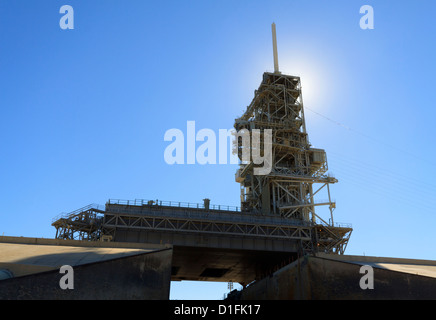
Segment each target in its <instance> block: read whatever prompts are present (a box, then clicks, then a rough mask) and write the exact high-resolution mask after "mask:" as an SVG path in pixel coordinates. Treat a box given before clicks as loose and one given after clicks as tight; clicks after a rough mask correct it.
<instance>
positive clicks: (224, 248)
mask: <svg viewBox="0 0 436 320" xmlns="http://www.w3.org/2000/svg"><path fill="white" fill-rule="evenodd" d="M272 31H273V51H274V72H265V73H264V74H263V78H262V81H261V83H260V86H259V88H258V89H257V90H256V91H255V94H254V98H253V100H252V102H251V103H250V104H249V105H248V107H247V109H246V111H245V112H244V114H243V115H242V116H240V117H239V118H237V119H236V120H235V123H234V127H235V129H236V132H237V133H240V132H244V133H247V132H248V133H249V135H250V136H253V135H254V133H255V132H257V133H259V138H260V139H259V141H260V143H259V144H257V145H253V144H251V146H250V147H249V148H248V149H249V151H250V153H253V151H258V152H260V153H262V150H263V151H264V154H263V156H264V158H263V159H264V163H263V164H260V163H259V162H258V161H255V160H253V159H252V158H249V159H247V157H245V156H244V152H247V144H244V143H240V142H241V141H239V140H240V138H242V140H243V137H241V136H240V135H239V134H237V137H236V140H235V146H236V148H235V151H236V152H237V154H238V157H239V158H240V160H241V161H240V166H239V169H238V170H237V172H236V181H237V182H238V183H240V187H241V195H240V196H241V206H240V207H227V206H217V205H211V204H210V200H209V199H204V202H203V203H202V204H192V203H183V202H174V201H173V202H167V201H159V200H156V201H155V200H109V201H108V202H107V203H106V205H105V206H104V208H101V207H99V206H96V205H90V206H87V207H84V208H81V209H78V210H76V211H74V212H72V213H70V214H63V215H61V216H60V217H57V218H56V219H54V221H53V223H52V225H53V226H54V227H55V228H56V238H58V239H78V240H94V241H120V242H148V243H160V244H162V243H168V244H172V245H173V246H174V256H173V273H172V279H173V280H184V279H188V280H208V281H213V280H215V281H237V282H240V283H242V284H247V283H250V282H251V281H253V280H256V279H260V278H261V277H262V276H265V274H267V273H268V272H269V271H271V269H272V268H274V267H275V266H277V265H279V264H282V263H283V261H287V262H289V261H292V260H295V259H296V258H297V257H299V256H301V255H304V254H313V253H317V252H324V253H330V254H343V253H344V251H345V249H346V246H347V244H348V240H349V238H350V235H351V232H352V230H353V229H352V227H351V225H350V224H340V223H337V222H335V221H334V219H333V211H334V209H335V202H334V201H332V200H331V198H330V187H329V185H330V184H333V183H336V182H337V180H336V179H335V178H334V177H332V176H329V175H328V174H327V170H328V165H327V157H326V152H325V151H324V150H322V149H316V148H312V147H311V145H310V143H309V139H308V134H307V132H306V124H305V118H304V107H303V98H302V89H301V80H300V78H299V77H297V76H290V75H285V74H282V73H281V72H280V71H279V68H278V59H277V45H276V43H277V42H276V36H275V25H274V24H273V26H272ZM267 133H270V135H269V136H268V134H267ZM267 136H268V137H267ZM266 138H268V139H266ZM251 140H252V142H253V141H254V139H251ZM267 150H269V151H268V152H270V157H267V156H265V152H266V151H267ZM265 161H266V162H267V163H265ZM265 164H267V166H268V168H269V170H267V171H266V172H265V171H262V170H259V169H260V167H261V166H262V165H263V166H265ZM322 191H323V192H324V191H326V192H327V194H328V200H325V201H317V200H316V197H317V196H319V194H320V193H321V192H322ZM319 206H324V207H327V208H328V209H329V216H328V217H327V218H326V217H321V215H319V214H317V213H316V208H317V207H319Z"/></svg>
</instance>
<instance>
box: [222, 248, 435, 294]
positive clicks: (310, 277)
mask: <svg viewBox="0 0 436 320" xmlns="http://www.w3.org/2000/svg"><path fill="white" fill-rule="evenodd" d="M363 265H368V266H371V267H372V270H373V283H374V288H373V289H369V288H367V289H362V288H361V286H360V282H361V279H362V277H364V276H365V277H366V276H367V275H369V274H368V273H367V272H363V271H362V272H363V273H361V272H360V271H361V267H362V266H363ZM365 282H366V281H365ZM229 299H240V300H248V299H264V300H291V299H302V300H317V299H318V300H350V299H353V300H356V299H369V300H383V299H391V300H394V299H436V261H429V260H414V259H413V260H412V259H396V258H383V257H364V256H346V255H328V254H317V255H316V256H305V257H303V258H300V259H298V260H296V261H294V262H293V263H291V264H289V265H287V266H285V267H283V268H281V269H279V270H277V271H276V272H274V273H273V274H272V275H270V276H268V277H266V278H264V279H262V280H259V281H256V282H254V283H252V284H251V285H250V286H248V287H247V288H245V289H243V290H242V291H240V292H233V294H231V295H230V296H229Z"/></svg>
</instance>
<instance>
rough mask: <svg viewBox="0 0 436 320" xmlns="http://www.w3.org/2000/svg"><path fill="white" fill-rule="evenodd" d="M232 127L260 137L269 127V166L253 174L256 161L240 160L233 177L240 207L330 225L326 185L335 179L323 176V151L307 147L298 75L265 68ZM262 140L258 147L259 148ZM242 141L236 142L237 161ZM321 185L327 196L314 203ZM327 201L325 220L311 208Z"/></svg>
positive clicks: (332, 204) (324, 170)
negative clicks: (264, 171) (265, 171)
mask: <svg viewBox="0 0 436 320" xmlns="http://www.w3.org/2000/svg"><path fill="white" fill-rule="evenodd" d="M234 127H235V129H236V130H237V132H241V131H244V130H246V131H249V132H252V131H253V129H258V130H260V132H261V134H260V141H261V142H262V141H264V140H265V139H264V136H263V134H262V133H264V132H265V131H266V130H268V129H270V130H271V131H270V132H271V135H272V136H271V138H272V139H271V142H270V144H271V156H270V157H271V162H272V163H271V171H270V173H269V174H266V175H256V174H255V172H254V170H255V168H256V164H254V163H253V162H252V161H250V162H249V163H244V162H243V161H241V165H240V169H239V170H238V171H237V173H236V181H237V182H239V183H240V184H241V207H242V208H243V210H245V211H253V212H261V213H264V214H275V215H280V216H282V217H286V218H295V219H300V220H304V221H309V220H310V221H312V222H313V223H316V221H317V220H321V221H323V222H324V223H325V224H333V223H334V221H333V210H334V208H335V203H334V202H332V200H331V197H330V188H329V185H330V184H332V183H336V182H337V180H336V179H335V178H333V177H331V176H329V175H326V172H327V170H328V165H327V157H326V153H325V151H324V150H322V149H315V148H312V147H311V145H310V143H309V140H308V135H307V132H306V124H305V119H304V108H303V99H302V93H301V81H300V78H299V77H296V76H289V75H283V74H280V73H268V72H266V73H264V74H263V80H262V83H261V84H260V86H259V89H258V90H256V91H255V96H254V99H253V101H252V102H251V103H250V105H249V106H248V107H247V110H246V111H245V113H244V114H243V115H242V116H241V117H240V118H238V119H236V120H235V125H234ZM264 144H265V142H263V144H261V146H260V147H261V149H264V147H265V146H264ZM243 152H244V150H243V146H242V145H241V144H238V156H239V158H240V159H241V160H242V155H243ZM324 188H326V189H327V193H328V200H326V201H321V202H317V201H315V198H314V196H315V195H316V194H317V193H319V192H320V191H321V190H322V189H324ZM317 206H328V208H329V210H330V217H329V219H330V222H329V223H327V222H326V221H324V220H323V219H322V218H321V217H319V216H318V215H317V214H316V213H315V207H317Z"/></svg>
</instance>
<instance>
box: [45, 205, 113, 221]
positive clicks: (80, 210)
mask: <svg viewBox="0 0 436 320" xmlns="http://www.w3.org/2000/svg"><path fill="white" fill-rule="evenodd" d="M91 209H97V210H101V211H104V210H105V206H103V205H101V204H96V203H91V204H89V205H87V206H84V207H82V208H79V209H76V210H74V211H71V212H68V213H67V212H61V213H60V214H58V215H57V216H56V217H54V218H53V219H52V220H51V222H52V223H53V222H55V221H57V220H59V219H68V218H69V217H71V216H74V215H76V214H79V213H81V212H85V211H88V210H91Z"/></svg>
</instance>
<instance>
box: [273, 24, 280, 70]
mask: <svg viewBox="0 0 436 320" xmlns="http://www.w3.org/2000/svg"><path fill="white" fill-rule="evenodd" d="M271 29H272V40H273V54H274V73H280V71H279V58H278V55H277V37H276V24H275V23H274V22H273V23H272V25H271Z"/></svg>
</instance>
